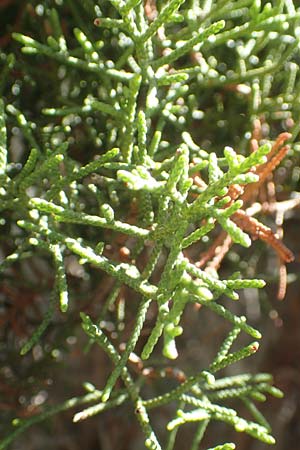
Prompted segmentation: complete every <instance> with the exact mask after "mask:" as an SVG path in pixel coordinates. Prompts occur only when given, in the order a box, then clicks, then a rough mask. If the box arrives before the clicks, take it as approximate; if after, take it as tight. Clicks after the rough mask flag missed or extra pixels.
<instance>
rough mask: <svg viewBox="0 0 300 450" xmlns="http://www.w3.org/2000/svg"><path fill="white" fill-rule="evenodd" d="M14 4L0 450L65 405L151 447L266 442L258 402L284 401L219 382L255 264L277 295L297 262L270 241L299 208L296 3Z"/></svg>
mask: <svg viewBox="0 0 300 450" xmlns="http://www.w3.org/2000/svg"><path fill="white" fill-rule="evenodd" d="M7 5H8V6H6V7H2V11H3V12H4V14H7V15H9V14H10V13H11V12H12V11H14V14H13V16H14V17H13V18H11V19H10V25H9V27H8V28H9V29H8V31H7V35H4V36H2V38H1V39H2V43H3V49H2V52H1V61H0V63H1V85H0V91H1V96H2V100H1V103H0V106H1V112H0V117H1V124H0V181H1V187H0V209H1V241H0V245H1V266H0V267H1V277H2V280H3V288H2V289H1V299H2V300H3V302H4V303H3V305H4V307H3V311H2V312H1V323H2V325H3V331H2V338H3V343H4V344H1V348H2V349H3V352H2V357H1V358H2V363H3V365H4V369H3V373H2V375H3V376H4V378H5V380H6V382H7V383H8V384H9V385H11V386H15V389H17V388H16V386H17V385H18V383H20V380H22V382H21V384H20V385H19V387H18V389H17V394H18V395H21V394H22V395H23V400H24V401H23V405H20V404H19V405H18V407H17V406H16V411H17V417H15V418H14V417H13V416H11V413H10V412H9V411H8V412H6V413H5V414H4V419H5V420H4V421H3V423H4V424H6V425H4V426H2V431H3V432H4V438H3V440H2V441H1V443H0V449H2V450H3V449H6V448H8V447H10V445H11V443H12V441H14V439H15V438H19V436H20V434H21V433H23V432H25V431H26V433H30V428H29V427H31V426H32V425H34V424H37V423H40V422H42V421H44V420H46V419H49V418H50V417H51V416H54V415H57V414H59V413H61V412H62V411H65V410H68V409H71V408H72V411H73V412H74V417H73V421H74V422H79V421H83V420H90V417H91V416H95V415H97V414H100V413H102V412H103V411H108V410H110V409H113V408H114V409H116V408H123V409H122V411H123V412H124V411H126V412H127V414H128V416H129V417H131V416H132V417H134V416H135V418H136V420H137V422H138V423H139V424H140V430H141V436H143V442H144V446H145V447H146V448H148V449H156V450H158V449H164V450H172V449H175V448H183V447H182V444H181V446H180V447H179V444H177V442H180V440H179V441H178V440H177V439H180V433H181V430H184V429H185V428H186V427H187V430H190V431H191V432H188V434H185V436H186V447H185V449H188V448H189V449H190V450H196V449H198V448H204V447H203V445H204V444H203V442H205V441H202V439H203V437H204V439H205V436H206V435H209V433H210V426H211V425H210V423H213V422H214V421H221V422H224V423H225V424H227V426H228V427H232V428H233V429H234V430H235V431H236V432H243V433H247V434H249V435H250V436H252V437H253V438H255V439H258V440H260V441H263V442H264V443H267V444H273V443H274V442H275V439H274V437H273V436H272V433H271V427H270V425H269V424H268V422H267V420H266V419H265V417H264V416H263V415H262V413H261V412H260V411H259V409H258V408H257V406H256V403H257V402H260V401H264V400H266V394H271V395H273V396H275V397H281V396H282V393H281V392H280V391H279V389H277V388H276V387H274V386H273V385H272V376H271V375H268V374H266V373H258V374H257V373H251V374H250V373H243V372H242V373H236V372H234V370H233V369H231V366H232V365H234V364H235V363H238V362H239V361H241V360H243V359H244V358H248V357H249V358H255V357H254V356H252V355H253V354H254V353H256V351H257V350H258V346H259V344H258V342H257V341H258V340H260V338H261V334H260V332H259V331H258V330H257V329H255V328H253V326H252V325H251V323H250V321H249V320H248V319H247V318H246V317H245V316H244V315H240V313H237V311H241V309H242V308H243V306H242V307H241V309H239V310H237V308H236V306H235V304H234V302H235V301H236V300H238V299H239V292H242V291H241V290H243V289H245V288H246V289H247V290H249V289H250V290H251V291H249V292H253V293H254V294H255V295H257V289H260V288H263V287H264V286H265V279H266V278H267V277H266V273H265V272H264V271H263V270H259V269H258V268H259V267H260V266H259V264H258V261H259V260H260V258H263V255H264V254H265V252H264V250H265V251H270V252H273V254H275V255H276V257H277V259H278V261H279V267H280V289H279V293H278V295H279V297H280V298H283V297H284V291H285V281H286V280H285V278H286V271H285V270H286V269H285V267H286V263H289V262H291V261H292V260H293V259H294V255H293V253H292V252H291V251H290V250H289V249H288V248H287V247H286V246H285V245H284V244H283V242H282V240H281V239H280V236H279V234H278V233H277V234H276V230H275V228H274V223H275V221H274V218H276V224H277V226H278V229H279V230H280V227H281V225H282V223H283V216H284V213H285V212H286V211H288V210H291V209H293V208H294V207H295V206H297V204H298V203H299V198H298V196H297V195H296V193H293V192H294V191H296V188H297V182H298V179H299V170H297V164H298V152H299V143H298V142H297V136H298V132H299V123H300V122H299V101H298V93H299V88H300V85H299V76H298V65H297V61H299V50H298V49H299V36H300V34H299V23H300V22H299V19H300V10H298V9H297V7H296V2H293V1H291V0H274V1H272V2H261V1H260V0H237V1H231V0H226V1H224V0H203V1H201V0H168V1H160V0H156V1H155V0H145V1H141V0H109V1H108V0H103V1H101V2H100V1H99V2H96V1H93V0H55V1H54V0H40V1H31V2H26V1H24V2H14V1H10V2H7ZM5 8H6V9H5ZM3 17H4V16H3ZM2 20H3V19H2ZM11 31H12V34H11ZM11 36H12V39H11ZM280 164H281V168H284V171H283V172H282V171H281V172H280V169H279V171H278V166H279V165H280ZM278 173H279V174H280V173H281V177H280V176H278ZM272 174H275V176H274V177H273V178H272ZM282 174H283V175H282ZM276 196H277V197H278V199H277V198H276ZM254 240H258V241H260V242H256V243H255V244H254V243H253V241H254ZM252 244H253V245H252ZM243 247H244V248H245V249H244V250H243ZM245 261H248V264H247V263H246V264H245ZM259 272H260V275H258V273H259ZM254 294H253V295H254ZM250 295H251V294H250ZM218 317H219V318H221V321H218V320H219V319H218ZM213 323H217V324H222V327H223V328H222V331H221V332H220V333H219V335H218V338H217V339H215V338H214V337H213V336H212V335H211V334H210V330H209V328H210V324H213ZM218 326H219V325H218ZM82 330H83V331H82ZM201 330H203V331H202V334H201ZM220 336H223V342H221V341H220V339H219V337H220ZM72 339H73V341H72ZM70 342H71V344H72V342H73V344H72V345H73V346H74V345H75V347H76V345H77V344H74V342H77V343H78V345H77V347H76V348H77V350H76V352H77V353H76V352H75V353H76V354H75V359H76V364H77V366H76V367H77V369H76V370H77V374H76V373H75V372H73V369H70V370H69V369H68V367H66V366H65V365H64V364H63V361H64V358H66V359H67V358H68V356H67V355H68V354H69V353H70V352H71V350H70V346H71V347H72V345H71V344H70ZM195 342H196V344H195ZM190 346H192V347H193V349H194V350H190ZM195 346H196V349H195ZM97 347H100V349H101V353H99V349H98V350H97ZM198 348H199V354H200V355H202V356H201V358H197V357H196V358H194V360H193V362H191V359H190V355H192V356H195V355H196V354H197V352H198V350H197V349H198ZM102 352H103V353H102ZM104 354H106V355H107V357H108V358H106V357H104V356H103V355H104ZM76 355H77V356H76ZM91 355H96V356H95V357H93V358H94V359H93V361H94V364H96V368H95V366H93V371H91V375H90V376H89V372H88V370H87V368H88V366H87V365H86V360H88V361H90V360H89V358H90V357H91ZM212 355H213V356H212ZM208 357H209V358H210V360H209V361H208V359H207V358H208ZM239 364H241V363H239ZM239 364H238V365H237V367H241V368H243V366H240V365H239ZM81 371H84V376H85V377H86V382H85V383H84V386H83V389H85V390H86V393H83V390H82V388H81V386H80V385H78V383H76V381H77V380H76V379H77V376H76V375H78V378H80V372H81ZM94 371H96V376H95V373H94ZM92 372H93V373H92ZM60 373H65V375H63V376H62V375H60ZM49 374H52V375H53V374H54V375H53V376H52V375H49ZM47 376H50V378H51V377H52V378H53V382H54V384H55V383H58V382H59V380H61V379H62V380H65V381H64V382H65V383H66V394H68V396H66V397H64V398H62V399H61V403H57V402H56V401H51V386H48V387H47V386H46V387H45V386H44V388H43V389H42V391H41V385H42V382H43V380H44V383H45V380H46V379H47ZM61 376H62V378H60V377H61ZM55 377H56V378H55ZM68 377H69V378H70V380H71V379H72V383H71V381H70V380H69V381H70V383H71V388H70V386H69V387H68V383H67V378H68ZM56 380H57V381H56ZM92 380H93V384H92V383H91V381H92ZM97 380H99V381H98V383H97ZM35 389H36V390H35ZM47 389H49V392H50V394H49V398H48V399H45V397H46V394H45V392H46V393H47V392H48V391H47ZM70 390H73V393H72V392H70ZM40 391H41V392H42V393H43V395H41V394H39V396H38V395H37V393H38V392H40ZM61 392H62V395H63V393H64V390H63V389H62V390H61ZM80 393H81V394H80ZM47 395H48V394H47ZM72 395H79V396H76V397H72V398H71V396H72ZM18 398H19V397H18ZM32 398H34V401H32ZM30 399H31V400H30ZM17 403H18V402H17ZM246 410H248V413H249V415H248V416H247V414H246V416H245V417H247V418H244V414H245V411H246ZM100 417H101V416H100ZM12 419H13V420H12ZM11 420H12V422H11ZM116 420H117V419H116ZM9 422H11V424H9ZM190 422H193V423H194V425H188V423H190ZM39 426H41V425H39ZM28 428H29V430H27V429H28ZM206 429H207V431H206ZM178 430H179V433H178V436H177V432H178ZM106 432H107V433H108V434H109V433H110V429H109V428H108V429H107V430H106ZM183 433H184V431H183ZM204 434H205V436H204ZM201 441H202V444H201ZM210 441H211V442H213V448H214V450H217V449H218V450H221V449H222V450H229V449H234V448H235V444H234V443H233V442H226V438H223V437H222V435H220V434H219V435H218V436H212V437H211V439H210ZM140 442H141V441H140ZM128 445H129V444H128ZM132 445H133V444H132ZM141 445H143V444H141ZM199 446H200V447H199ZM128 448H129V446H128ZM132 448H133V447H132ZM205 448H207V447H205ZM116 450H117V449H116ZM211 450H212V449H211Z"/></svg>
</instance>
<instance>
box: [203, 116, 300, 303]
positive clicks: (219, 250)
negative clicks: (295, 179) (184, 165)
mask: <svg viewBox="0 0 300 450" xmlns="http://www.w3.org/2000/svg"><path fill="white" fill-rule="evenodd" d="M261 135H262V133H261V123H260V121H259V120H258V119H257V120H256V121H255V122H254V130H253V135H252V139H251V142H250V147H251V151H254V150H256V149H257V148H258V141H259V140H260V139H261ZM290 137H291V134H290V133H287V132H284V133H281V134H280V135H279V136H278V137H277V139H276V141H275V142H274V144H273V146H272V149H271V151H270V152H269V154H268V156H267V161H266V163H264V164H261V165H259V166H256V167H253V169H252V171H253V172H254V173H256V174H257V175H258V176H259V180H258V181H257V182H256V183H252V184H249V185H246V186H242V185H232V186H230V187H229V190H228V193H227V195H228V196H230V198H231V202H228V203H227V205H226V206H225V208H228V207H229V206H230V205H231V204H232V202H233V201H235V200H236V199H238V198H240V199H242V200H243V206H244V208H245V207H246V208H247V209H246V210H243V209H239V210H238V211H237V212H236V213H234V214H233V215H232V216H231V220H233V221H234V222H235V223H236V224H237V225H238V226H239V227H240V228H241V229H242V230H244V231H246V232H247V233H249V234H250V236H251V238H252V239H261V240H262V241H264V242H266V243H267V244H268V245H270V246H271V247H272V248H273V249H274V250H275V251H276V253H277V255H278V258H279V277H280V280H279V289H278V296H277V297H278V299H283V298H284V296H285V291H286V266H285V265H286V263H289V262H292V261H293V260H294V254H293V253H292V251H291V250H289V249H288V248H287V247H286V246H285V245H284V243H283V242H282V240H281V239H282V236H283V231H282V223H283V218H284V213H285V212H286V211H288V210H290V209H293V208H295V207H297V206H298V205H299V204H300V198H297V199H292V200H287V201H283V202H277V201H276V197H275V186H274V183H273V182H271V178H272V174H273V172H274V170H275V168H276V167H277V166H278V165H279V164H280V162H281V161H282V160H283V158H284V157H285V156H286V154H287V152H288V150H289V146H288V145H283V144H284V143H285V142H286V141H287V140H288V139H289V138H290ZM195 181H196V184H198V179H196V180H195ZM266 182H268V185H267V191H266V200H265V201H264V202H261V201H258V200H259V196H260V193H261V191H262V187H263V186H264V185H265V184H266ZM258 212H264V213H275V214H276V224H277V226H278V230H277V233H274V232H273V231H272V230H271V228H269V227H267V226H266V225H264V224H262V223H261V222H260V221H259V220H257V219H255V218H254V217H253V215H254V214H257V213H258ZM232 244H233V242H232V239H231V238H230V236H229V235H228V234H227V233H226V232H225V231H222V232H221V234H219V236H218V237H217V238H216V239H215V241H214V242H213V243H212V245H211V246H210V247H209V249H208V250H207V251H206V252H204V253H202V254H201V257H200V260H199V261H197V262H196V265H197V266H198V267H202V268H203V267H205V270H212V269H214V270H217V269H218V268H219V267H220V265H221V262H222V260H223V258H224V257H225V255H226V254H227V252H228V251H229V249H230V247H231V245H232Z"/></svg>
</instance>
